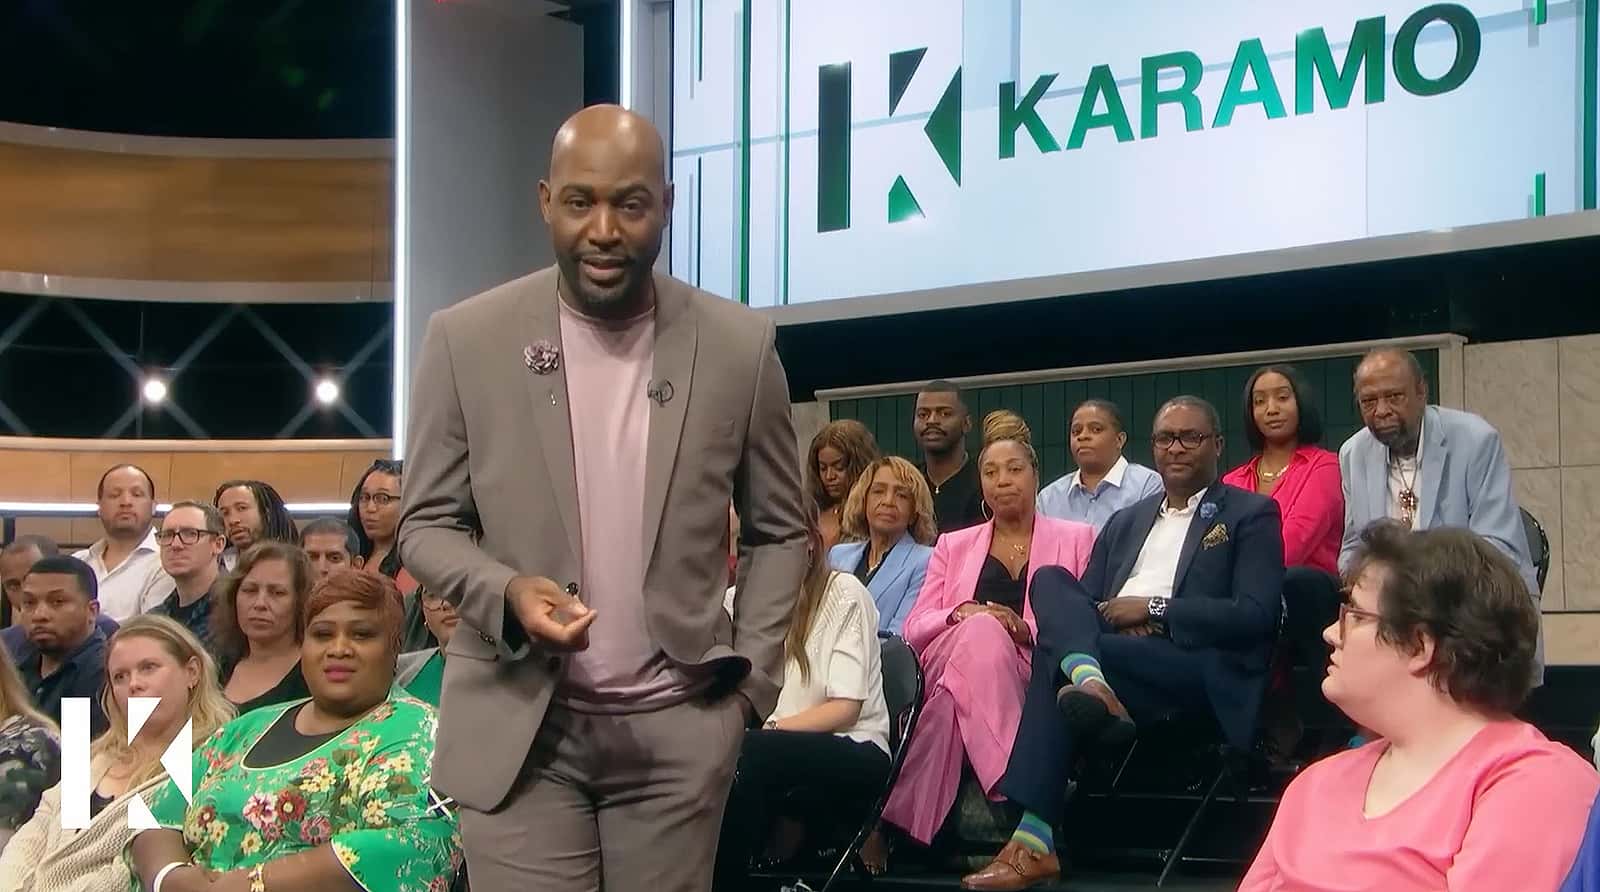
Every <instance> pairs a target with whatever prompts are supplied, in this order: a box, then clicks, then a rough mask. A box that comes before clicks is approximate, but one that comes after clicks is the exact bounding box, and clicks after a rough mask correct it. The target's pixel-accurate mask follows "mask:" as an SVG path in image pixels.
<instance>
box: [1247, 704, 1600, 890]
mask: <svg viewBox="0 0 1600 892" xmlns="http://www.w3.org/2000/svg"><path fill="white" fill-rule="evenodd" d="M1387 748H1388V743H1387V742H1385V741H1382V740H1379V741H1374V742H1373V743H1369V744H1367V745H1366V746H1364V747H1361V748H1360V749H1357V750H1351V751H1349V752H1344V753H1340V754H1338V755H1336V756H1331V757H1329V758H1327V759H1324V760H1323V761H1321V762H1318V763H1317V764H1315V765H1313V766H1311V767H1310V768H1308V769H1306V771H1305V773H1304V774H1302V775H1300V777H1298V778H1296V779H1295V781H1294V783H1292V784H1290V785H1289V789H1288V791H1287V792H1286V793H1284V796H1283V802H1282V803H1281V804H1279V806H1278V814H1277V816H1276V817H1275V818H1274V819H1273V822H1272V830H1271V832H1269V833H1268V834H1267V841H1266V842H1265V843H1263V844H1262V846H1261V852H1260V853H1259V854H1258V855H1256V861H1255V863H1254V864H1252V865H1251V866H1250V872H1249V873H1248V874H1246V876H1245V878H1244V882H1243V883H1242V884H1241V885H1240V886H1239V892H1374V890H1381V892H1446V890H1448V892H1553V890H1555V889H1556V888H1557V887H1558V886H1560V885H1561V881H1562V880H1563V879H1565V877H1566V875H1567V871H1568V870H1569V869H1570V868H1571V866H1572V861H1573V859H1574V858H1575V857H1577V854H1578V846H1579V844H1580V843H1581V842H1582V841H1583V833H1584V827H1585V825H1586V824H1587V822H1588V817H1589V807H1590V806H1591V805H1592V804H1593V803H1594V798H1595V791H1596V789H1597V788H1600V777H1597V776H1596V774H1595V770H1594V767H1593V766H1591V765H1590V764H1589V763H1588V762H1585V761H1584V760H1583V759H1582V758H1580V757H1579V756H1578V754H1577V753H1574V752H1573V751H1572V750H1571V749H1569V748H1567V747H1566V746H1563V745H1561V744H1559V743H1552V742H1551V741H1550V740H1548V739H1546V738H1545V736H1544V735H1543V734H1541V733H1539V730H1538V729H1537V728H1535V727H1533V726H1532V725H1529V724H1526V723H1524V722H1519V721H1515V720H1510V721H1503V722H1495V723H1493V724H1490V725H1487V726H1485V727H1484V728H1483V729H1482V730H1481V731H1479V732H1478V733H1477V734H1476V735H1474V736H1473V738H1472V740H1470V741H1468V742H1467V745H1466V746H1464V747H1462V748H1461V750H1460V752H1458V753H1456V754H1455V755H1454V756H1452V757H1451V758H1450V761H1448V762H1446V763H1445V765H1444V767H1443V768H1441V769H1439V772H1438V773H1437V774H1435V775H1434V777H1433V778H1432V779H1431V780H1429V781H1428V783H1427V784H1425V785H1424V786H1423V787H1422V788H1421V789H1420V790H1418V791H1417V792H1415V793H1413V794H1411V796H1410V797H1409V798H1408V799H1406V800H1404V801H1403V802H1401V803H1400V804H1399V805H1398V806H1396V807H1395V808H1394V809H1393V810H1391V811H1390V812H1388V813H1387V814H1384V815H1380V816H1378V817H1375V818H1366V817H1363V815H1362V812H1363V810H1364V804H1365V802H1366V797H1367V785H1368V784H1369V783H1370V782H1371V780H1372V771H1373V769H1374V768H1375V767H1376V765H1377V762H1378V758H1379V757H1380V756H1382V755H1383V753H1384V750H1385V749H1387Z"/></svg>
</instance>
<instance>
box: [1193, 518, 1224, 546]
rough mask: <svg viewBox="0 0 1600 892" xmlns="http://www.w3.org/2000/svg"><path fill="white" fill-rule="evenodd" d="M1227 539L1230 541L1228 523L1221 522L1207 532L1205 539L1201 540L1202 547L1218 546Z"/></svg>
mask: <svg viewBox="0 0 1600 892" xmlns="http://www.w3.org/2000/svg"><path fill="white" fill-rule="evenodd" d="M1227 541H1228V525H1227V524H1225V523H1219V524H1217V525H1216V526H1214V527H1212V528H1211V529H1210V530H1209V531H1208V532H1207V533H1206V536H1205V538H1204V539H1201V540H1200V547H1201V548H1216V547H1217V546H1218V545H1221V544H1223V543H1225V542H1227Z"/></svg>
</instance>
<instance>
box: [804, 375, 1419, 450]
mask: <svg viewBox="0 0 1600 892" xmlns="http://www.w3.org/2000/svg"><path fill="white" fill-rule="evenodd" d="M1417 358H1418V359H1419V360H1421V362H1422V368H1423V371H1425V372H1426V373H1427V376H1428V381H1429V388H1430V392H1431V393H1437V392H1438V379H1439V354H1438V351H1435V350H1425V351H1418V353H1417ZM1359 360H1360V357H1359V356H1339V357H1333V358H1330V359H1318V360H1309V361H1305V362H1298V363H1295V366H1296V367H1297V368H1299V369H1300V371H1301V373H1302V374H1304V375H1305V377H1306V379H1307V380H1308V381H1309V382H1310V383H1311V386H1312V388H1313V389H1315V391H1316V401H1317V407H1318V408H1319V409H1320V410H1321V411H1322V420H1323V428H1324V432H1325V436H1324V437H1323V445H1324V446H1327V447H1328V448H1329V449H1332V450H1335V451H1337V450H1338V448H1339V444H1340V443H1343V442H1344V441H1345V439H1346V438H1348V437H1349V436H1350V435H1351V434H1353V433H1355V432H1356V431H1357V430H1359V429H1360V427H1361V415H1360V412H1358V411H1357V410H1356V404H1355V397H1354V396H1353V394H1352V391H1351V376H1352V375H1354V374H1355V367H1356V363H1357V362H1358V361H1359ZM1255 368H1256V365H1254V364H1251V365H1240V366H1219V367H1216V368H1199V369H1184V370H1182V371H1170V372H1153V373H1147V374H1138V375H1113V376H1107V377H1103V378H1087V379H1078V380H1072V381H1045V382H1040V383H1037V384H1025V385H1008V386H1005V387H984V388H974V389H972V390H969V391H967V393H966V399H967V405H968V406H970V407H971V408H972V413H973V430H972V436H971V438H970V440H969V441H968V447H969V448H970V449H972V450H973V451H976V450H977V448H978V446H979V444H980V439H981V430H980V427H981V422H982V419H983V416H984V415H985V414H986V413H988V412H991V411H993V410H995V409H1011V410H1013V411H1016V412H1020V413H1021V414H1022V417H1023V418H1026V419H1027V420H1028V425H1029V427H1031V428H1032V429H1033V442H1034V447H1035V449H1036V450H1037V451H1038V453H1039V463H1040V465H1041V472H1042V476H1043V479H1044V480H1046V481H1049V480H1054V479H1055V478H1057V477H1059V476H1061V475H1062V474H1065V473H1067V472H1068V471H1071V470H1072V460H1071V456H1070V454H1069V452H1068V450H1067V425H1068V422H1069V421H1070V420H1071V412H1072V410H1073V408H1074V407H1076V406H1077V405H1078V404H1079V403H1081V402H1083V401H1084V400H1085V399H1088V398H1090V397H1099V398H1101V399H1109V400H1111V401H1112V402H1115V403H1116V404H1117V405H1119V406H1121V407H1122V412H1123V414H1124V415H1125V416H1126V417H1127V420H1128V448H1127V452H1126V454H1127V456H1128V458H1129V459H1130V460H1132V461H1137V462H1140V463H1141V464H1146V465H1148V464H1151V452H1150V428H1151V424H1152V423H1153V422H1154V420H1155V414H1156V409H1158V408H1159V407H1160V406H1161V404H1162V403H1164V402H1166V401H1167V400H1168V399H1170V398H1172V397H1174V396H1177V395H1179V394H1182V393H1189V394H1194V395H1195V396H1200V397H1204V398H1205V399H1207V400H1210V401H1211V402H1212V403H1213V404H1215V405H1216V407H1217V411H1218V412H1219V413H1221V415H1222V434H1223V437H1224V443H1225V450H1224V455H1223V466H1224V468H1225V469H1226V468H1231V467H1234V466H1235V465H1238V464H1241V463H1243V462H1244V461H1245V460H1247V459H1248V458H1249V457H1250V446H1249V444H1248V443H1247V442H1246V441H1245V438H1244V423H1245V414H1244V412H1245V409H1244V383H1245V381H1247V380H1248V379H1249V378H1250V373H1251V372H1252V371H1254V370H1255ZM915 406H916V397H915V395H912V394H899V395H895V396H883V397H870V398H865V399H847V400H833V401H832V402H831V403H830V404H829V412H830V414H831V415H832V417H833V418H834V419H835V420H837V419H840V418H854V419H857V420H858V421H860V422H861V423H862V424H865V425H866V426H867V427H868V428H869V429H871V430H872V433H873V435H874V436H875V437H877V439H878V445H879V446H880V447H881V448H882V449H883V450H884V451H885V452H887V453H891V454H894V455H903V456H905V457H906V458H909V459H912V460H913V461H920V460H921V455H920V454H919V452H918V449H917V443H916V438H915V436H914V435H913V434H912V415H913V414H914V410H915Z"/></svg>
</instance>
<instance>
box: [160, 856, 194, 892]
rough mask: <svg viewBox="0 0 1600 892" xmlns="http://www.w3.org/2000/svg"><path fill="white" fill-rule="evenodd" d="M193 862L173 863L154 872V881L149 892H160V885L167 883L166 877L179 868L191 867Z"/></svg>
mask: <svg viewBox="0 0 1600 892" xmlns="http://www.w3.org/2000/svg"><path fill="white" fill-rule="evenodd" d="M193 866H194V862H193V861H174V862H172V863H171V864H168V865H166V866H164V867H162V868H161V869H160V870H158V871H156V878H155V881H154V882H152V883H151V884H150V892H161V884H162V883H165V882H166V881H167V875H168V874H170V873H172V872H173V871H174V870H177V869H178V868H180V867H193Z"/></svg>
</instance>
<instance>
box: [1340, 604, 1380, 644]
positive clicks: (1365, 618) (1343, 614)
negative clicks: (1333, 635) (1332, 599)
mask: <svg viewBox="0 0 1600 892" xmlns="http://www.w3.org/2000/svg"><path fill="white" fill-rule="evenodd" d="M1352 617H1354V618H1355V620H1356V621H1357V622H1364V623H1369V622H1370V623H1375V622H1377V621H1378V620H1380V619H1383V615H1382V614H1380V613H1377V612H1376V611H1372V610H1362V609H1361V608H1360V607H1357V606H1356V605H1354V604H1351V603H1350V602H1349V601H1341V602H1340V603H1339V640H1340V641H1343V640H1344V639H1345V636H1346V635H1349V634H1350V620H1351V618H1352Z"/></svg>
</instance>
